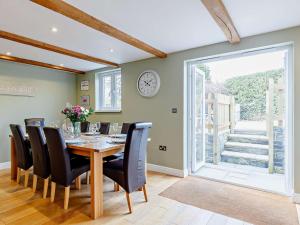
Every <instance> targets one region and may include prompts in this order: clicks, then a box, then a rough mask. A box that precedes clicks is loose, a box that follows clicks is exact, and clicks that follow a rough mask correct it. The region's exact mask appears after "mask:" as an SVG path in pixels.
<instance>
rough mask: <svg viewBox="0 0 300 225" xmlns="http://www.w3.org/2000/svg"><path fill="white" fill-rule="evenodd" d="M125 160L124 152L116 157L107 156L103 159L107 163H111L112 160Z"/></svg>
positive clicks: (115, 155)
mask: <svg viewBox="0 0 300 225" xmlns="http://www.w3.org/2000/svg"><path fill="white" fill-rule="evenodd" d="M123 158H124V152H121V153H117V154H114V155H110V156H106V157H104V158H103V160H104V161H106V162H109V161H112V160H116V159H123Z"/></svg>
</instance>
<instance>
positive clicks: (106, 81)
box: [103, 76, 112, 108]
mask: <svg viewBox="0 0 300 225" xmlns="http://www.w3.org/2000/svg"><path fill="white" fill-rule="evenodd" d="M111 91H112V90H111V76H105V77H103V98H104V99H103V107H104V108H111V107H112V101H111V100H112V97H111Z"/></svg>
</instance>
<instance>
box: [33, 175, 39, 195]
mask: <svg viewBox="0 0 300 225" xmlns="http://www.w3.org/2000/svg"><path fill="white" fill-rule="evenodd" d="M37 179H38V177H37V175H33V183H32V191H33V192H35V191H36V185H37Z"/></svg>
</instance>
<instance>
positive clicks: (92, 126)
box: [90, 123, 97, 134]
mask: <svg viewBox="0 0 300 225" xmlns="http://www.w3.org/2000/svg"><path fill="white" fill-rule="evenodd" d="M90 132H92V133H93V134H96V132H97V124H95V123H92V124H91V125H90Z"/></svg>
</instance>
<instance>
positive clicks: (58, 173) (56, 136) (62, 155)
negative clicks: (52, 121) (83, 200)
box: [44, 127, 90, 209]
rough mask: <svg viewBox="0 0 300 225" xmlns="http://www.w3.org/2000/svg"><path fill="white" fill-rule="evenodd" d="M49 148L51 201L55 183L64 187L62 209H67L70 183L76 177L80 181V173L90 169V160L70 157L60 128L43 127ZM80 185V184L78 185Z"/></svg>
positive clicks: (53, 195) (52, 200) (53, 196)
mask: <svg viewBox="0 0 300 225" xmlns="http://www.w3.org/2000/svg"><path fill="white" fill-rule="evenodd" d="M44 132H45V136H46V141H47V146H48V149H49V156H50V166H51V198H50V200H51V202H54V198H55V189H56V184H60V185H63V186H64V187H65V197H64V209H68V205H69V195H70V185H71V184H72V182H73V181H74V180H75V179H76V183H77V182H79V183H80V175H81V174H83V173H86V172H88V171H89V170H90V161H89V159H86V158H85V157H81V156H76V157H74V156H73V157H72V159H71V157H70V153H69V151H68V148H67V145H66V143H65V140H64V137H63V135H62V131H61V129H60V128H51V127H45V128H44ZM79 186H80V185H79Z"/></svg>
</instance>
